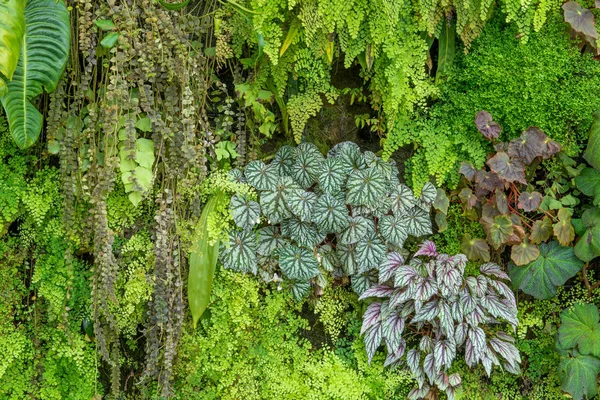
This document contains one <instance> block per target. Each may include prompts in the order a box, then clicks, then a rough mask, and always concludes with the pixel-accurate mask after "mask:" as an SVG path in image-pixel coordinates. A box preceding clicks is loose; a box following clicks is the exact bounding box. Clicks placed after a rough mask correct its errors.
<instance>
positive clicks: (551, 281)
mask: <svg viewBox="0 0 600 400" xmlns="http://www.w3.org/2000/svg"><path fill="white" fill-rule="evenodd" d="M539 249H540V255H539V257H538V258H537V259H536V260H535V261H534V262H532V263H530V264H527V265H525V266H522V267H518V266H516V265H514V264H512V263H511V264H510V265H509V273H510V277H511V279H512V280H513V283H514V284H515V285H516V286H517V287H518V288H519V289H521V290H522V291H524V292H525V293H527V294H530V295H532V296H534V297H536V298H538V299H549V298H551V297H553V296H554V295H556V289H557V288H558V287H559V286H562V285H564V284H565V282H566V281H567V280H568V279H569V278H571V277H573V276H575V274H577V272H579V270H580V269H581V267H583V262H582V261H581V260H579V259H578V258H577V257H576V256H575V254H574V253H573V248H572V247H563V246H561V245H560V244H558V242H554V241H553V242H550V243H542V244H540V245H539Z"/></svg>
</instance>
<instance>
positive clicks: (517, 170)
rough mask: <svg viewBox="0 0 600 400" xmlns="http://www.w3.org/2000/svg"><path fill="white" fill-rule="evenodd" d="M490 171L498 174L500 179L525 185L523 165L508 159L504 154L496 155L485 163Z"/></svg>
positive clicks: (520, 162) (515, 160)
mask: <svg viewBox="0 0 600 400" xmlns="http://www.w3.org/2000/svg"><path fill="white" fill-rule="evenodd" d="M487 164H488V165H489V166H490V169H491V170H492V171H493V172H495V173H496V174H498V177H499V178H500V179H504V180H507V181H509V182H521V183H527V181H526V180H525V165H524V164H523V162H522V161H521V160H519V159H515V158H510V157H509V156H508V154H506V153H504V152H500V153H497V154H496V155H495V156H494V157H492V158H490V159H489V160H488V161H487Z"/></svg>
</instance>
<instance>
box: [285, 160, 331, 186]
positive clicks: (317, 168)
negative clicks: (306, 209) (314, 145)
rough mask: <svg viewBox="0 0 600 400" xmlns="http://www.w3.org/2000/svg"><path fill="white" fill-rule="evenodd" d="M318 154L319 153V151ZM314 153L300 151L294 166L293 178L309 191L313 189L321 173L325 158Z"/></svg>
mask: <svg viewBox="0 0 600 400" xmlns="http://www.w3.org/2000/svg"><path fill="white" fill-rule="evenodd" d="M317 153H318V151H317ZM317 153H315V152H313V151H300V152H298V155H297V156H296V162H295V163H294V165H293V166H292V174H291V175H292V177H293V178H294V180H295V181H296V182H298V184H299V185H300V186H301V187H302V188H304V189H307V188H309V187H311V186H312V185H313V184H314V183H315V181H316V180H317V177H318V176H319V174H320V172H321V165H322V163H323V156H322V155H321V153H318V154H317Z"/></svg>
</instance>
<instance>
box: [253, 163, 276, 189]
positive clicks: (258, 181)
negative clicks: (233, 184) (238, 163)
mask: <svg viewBox="0 0 600 400" xmlns="http://www.w3.org/2000/svg"><path fill="white" fill-rule="evenodd" d="M245 176H246V180H247V181H248V183H249V184H250V185H252V186H253V187H254V188H256V189H257V190H273V188H274V187H275V186H276V184H277V178H278V173H277V171H276V169H275V167H274V166H272V165H265V163H264V162H262V161H260V160H255V161H250V162H249V163H248V165H247V166H246V171H245Z"/></svg>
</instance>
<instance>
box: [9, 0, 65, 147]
mask: <svg viewBox="0 0 600 400" xmlns="http://www.w3.org/2000/svg"><path fill="white" fill-rule="evenodd" d="M23 3H24V2H23V1H18V0H16V1H10V2H8V3H7V4H3V5H1V6H0V16H4V17H3V18H2V21H3V22H1V23H0V32H2V31H4V32H3V33H5V34H4V35H0V37H3V38H8V41H9V42H8V45H9V48H10V49H11V51H10V57H9V58H7V59H6V60H5V59H4V57H2V55H4V54H5V53H0V57H1V58H0V72H1V73H2V74H3V75H4V76H5V77H6V78H8V79H9V81H8V82H7V83H6V88H4V89H3V85H4V82H3V81H2V79H0V95H2V96H1V97H0V101H1V102H2V105H3V106H4V110H5V111H6V116H7V118H8V122H9V126H10V132H11V135H12V137H13V139H14V140H15V142H16V143H17V145H18V146H19V147H20V148H27V147H29V146H31V145H32V144H33V143H35V141H36V140H37V138H38V137H39V135H40V132H41V130H42V124H43V121H44V118H43V116H42V114H41V113H40V112H39V111H38V110H37V108H36V107H35V106H34V105H33V104H32V103H31V101H33V100H34V99H35V98H36V97H37V96H39V95H40V94H42V93H43V91H44V89H45V90H46V92H52V91H54V89H55V88H56V85H57V84H58V80H59V79H60V77H61V75H62V73H63V71H64V69H65V65H66V64H67V59H68V56H69V47H70V42H71V27H70V23H69V12H68V11H67V7H66V5H65V3H64V0H58V1H57V0H28V1H27V5H26V7H25V12H24V16H25V23H24V36H23V26H22V24H19V19H20V13H21V10H20V7H22V6H21V5H20V4H23ZM11 8H12V12H11ZM7 18H8V22H4V21H5V20H6V19H7ZM7 24H8V29H7V28H6V27H7ZM18 43H22V46H21V49H20V56H19V59H18V63H17V65H16V69H14V74H13V72H12V71H11V69H13V68H12V66H13V65H14V60H15V48H16V44H18ZM2 44H3V45H6V44H7V43H2ZM3 47H4V46H0V48H3ZM11 78H12V80H10V79H11ZM3 91H4V94H2V92H3Z"/></svg>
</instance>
